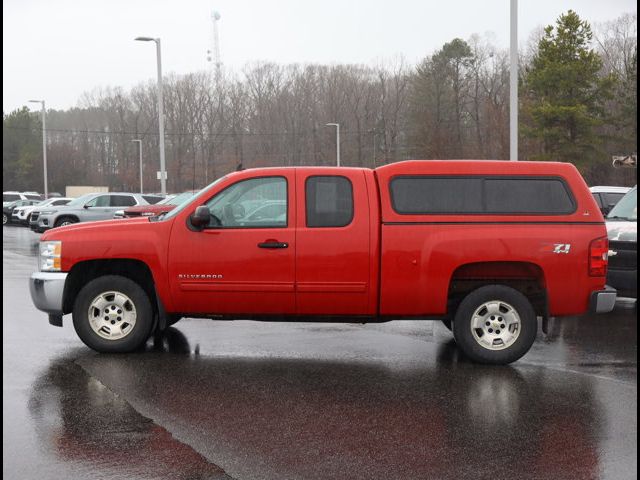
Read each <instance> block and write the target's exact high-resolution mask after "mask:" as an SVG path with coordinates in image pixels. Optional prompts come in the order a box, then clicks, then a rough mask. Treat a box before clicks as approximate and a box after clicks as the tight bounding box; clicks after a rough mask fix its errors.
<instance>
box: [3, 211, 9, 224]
mask: <svg viewBox="0 0 640 480" xmlns="http://www.w3.org/2000/svg"><path fill="white" fill-rule="evenodd" d="M7 220H8V218H7V214H6V213H3V214H2V224H3V225H4V224H6V223H7Z"/></svg>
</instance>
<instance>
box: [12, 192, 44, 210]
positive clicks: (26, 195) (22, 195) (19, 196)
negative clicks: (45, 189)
mask: <svg viewBox="0 0 640 480" xmlns="http://www.w3.org/2000/svg"><path fill="white" fill-rule="evenodd" d="M16 200H44V197H43V196H42V195H40V194H39V193H36V192H2V206H3V207H6V206H7V205H9V204H10V203H11V202H15V201H16Z"/></svg>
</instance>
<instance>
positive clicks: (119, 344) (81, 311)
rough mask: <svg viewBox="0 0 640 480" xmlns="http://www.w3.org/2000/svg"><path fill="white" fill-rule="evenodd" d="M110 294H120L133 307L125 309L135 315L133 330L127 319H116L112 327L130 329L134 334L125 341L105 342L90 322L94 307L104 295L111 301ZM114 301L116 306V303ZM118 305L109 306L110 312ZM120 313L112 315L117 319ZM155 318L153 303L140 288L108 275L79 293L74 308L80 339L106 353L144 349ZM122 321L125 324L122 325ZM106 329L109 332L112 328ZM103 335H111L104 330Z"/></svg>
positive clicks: (125, 338) (75, 323)
mask: <svg viewBox="0 0 640 480" xmlns="http://www.w3.org/2000/svg"><path fill="white" fill-rule="evenodd" d="M109 292H118V293H121V294H123V295H124V296H126V297H128V300H130V304H129V303H127V304H126V307H125V308H126V309H128V310H130V312H134V313H135V323H133V325H132V326H130V325H131V324H130V323H127V322H126V318H123V319H122V320H118V319H117V318H116V317H114V318H112V319H111V321H110V323H114V322H118V326H120V325H124V326H125V327H123V328H127V326H130V327H129V328H130V330H128V331H127V333H126V334H123V336H122V338H115V339H109V338H104V336H101V335H100V334H98V332H96V331H95V330H94V329H93V328H92V326H91V322H90V320H89V308H90V306H91V304H92V303H93V302H94V300H96V299H97V298H98V297H99V296H100V295H102V294H104V295H105V298H107V299H108V298H110V296H109ZM113 301H114V302H116V300H113ZM114 304H115V303H114ZM114 304H109V306H108V309H111V307H112V306H113V305H114ZM95 311H96V312H97V313H99V316H100V317H102V315H103V313H102V312H98V311H97V309H95ZM117 311H118V310H115V311H114V312H113V314H112V315H114V316H115V315H117V313H116V312H117ZM125 314H126V313H125ZM153 314H154V312H153V308H152V307H151V301H150V300H149V297H148V296H147V294H146V293H145V291H144V290H143V289H142V287H140V285H138V284H137V283H136V282H134V281H133V280H130V279H128V278H126V277H121V276H119V275H105V276H103V277H98V278H96V279H94V280H92V281H90V282H89V283H87V284H86V285H85V286H84V287H83V288H82V290H80V293H78V296H77V297H76V301H75V303H74V306H73V326H74V328H75V330H76V333H77V334H78V336H79V337H80V339H81V340H82V341H83V342H84V343H85V345H87V346H88V347H89V348H92V349H93V350H96V351H98V352H103V353H123V352H132V351H134V350H137V349H138V348H140V347H141V346H143V345H144V344H145V343H146V341H147V339H148V338H149V336H150V335H151V329H152V328H153ZM123 317H124V315H123ZM93 318H94V321H98V320H97V318H98V317H97V316H94V317H93ZM105 318H107V317H105ZM109 318H111V317H109ZM118 318H120V317H118ZM100 321H101V320H100ZM120 321H122V323H121V324H120V323H119V322H120ZM106 326H107V328H109V326H108V325H106ZM99 331H100V332H101V334H102V335H106V336H109V332H105V331H102V329H100V330H99Z"/></svg>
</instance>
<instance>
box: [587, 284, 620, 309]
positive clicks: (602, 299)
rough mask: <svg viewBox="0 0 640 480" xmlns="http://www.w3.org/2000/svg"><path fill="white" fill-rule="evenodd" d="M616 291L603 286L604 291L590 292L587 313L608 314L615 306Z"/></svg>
mask: <svg viewBox="0 0 640 480" xmlns="http://www.w3.org/2000/svg"><path fill="white" fill-rule="evenodd" d="M617 293H618V292H617V291H616V289H615V288H611V287H610V286H608V285H605V287H604V290H598V291H596V292H591V299H590V301H589V311H590V312H592V313H609V312H610V311H612V310H613V307H615V305H616V296H617Z"/></svg>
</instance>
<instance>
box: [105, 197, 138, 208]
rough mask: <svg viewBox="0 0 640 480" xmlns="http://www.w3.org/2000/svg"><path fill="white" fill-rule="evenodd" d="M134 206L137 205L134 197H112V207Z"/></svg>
mask: <svg viewBox="0 0 640 480" xmlns="http://www.w3.org/2000/svg"><path fill="white" fill-rule="evenodd" d="M134 205H137V202H136V199H135V198H134V197H133V196H132V195H111V206H112V207H132V206H134Z"/></svg>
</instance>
